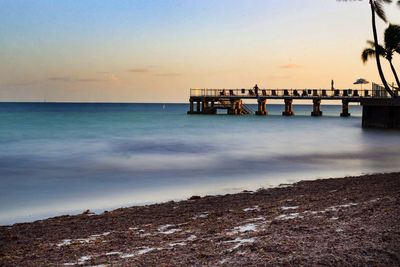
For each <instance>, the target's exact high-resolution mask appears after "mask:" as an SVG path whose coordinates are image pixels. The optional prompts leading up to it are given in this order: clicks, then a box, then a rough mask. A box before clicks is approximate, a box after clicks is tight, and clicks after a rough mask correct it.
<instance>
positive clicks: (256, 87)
mask: <svg viewBox="0 0 400 267" xmlns="http://www.w3.org/2000/svg"><path fill="white" fill-rule="evenodd" d="M253 89H254V93H255V94H256V96H258V89H259V88H258V85H257V84H256V85H254V87H253Z"/></svg>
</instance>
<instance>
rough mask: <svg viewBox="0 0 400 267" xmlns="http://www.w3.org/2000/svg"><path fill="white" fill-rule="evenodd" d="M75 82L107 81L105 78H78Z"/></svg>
mask: <svg viewBox="0 0 400 267" xmlns="http://www.w3.org/2000/svg"><path fill="white" fill-rule="evenodd" d="M74 81H75V82H84V83H91V82H105V81H107V80H105V79H76V80H74Z"/></svg>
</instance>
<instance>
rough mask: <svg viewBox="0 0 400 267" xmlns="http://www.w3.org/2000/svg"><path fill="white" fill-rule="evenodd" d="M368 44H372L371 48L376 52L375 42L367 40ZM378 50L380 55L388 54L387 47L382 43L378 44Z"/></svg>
mask: <svg viewBox="0 0 400 267" xmlns="http://www.w3.org/2000/svg"><path fill="white" fill-rule="evenodd" d="M367 44H368V45H369V46H370V47H369V49H372V50H374V53H375V43H374V42H373V41H371V40H367ZM376 51H378V55H380V56H384V55H385V54H386V50H385V48H384V47H383V46H382V45H380V44H378V45H377V50H376Z"/></svg>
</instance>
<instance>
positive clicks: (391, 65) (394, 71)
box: [389, 60, 400, 90]
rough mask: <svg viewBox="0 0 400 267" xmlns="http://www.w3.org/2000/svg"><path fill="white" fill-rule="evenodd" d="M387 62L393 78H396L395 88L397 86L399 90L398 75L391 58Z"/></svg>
mask: <svg viewBox="0 0 400 267" xmlns="http://www.w3.org/2000/svg"><path fill="white" fill-rule="evenodd" d="M389 63H390V68H391V69H392V71H393V75H394V78H395V79H396V83H397V88H399V90H400V81H399V76H397V72H396V69H395V68H394V66H393V63H392V60H389Z"/></svg>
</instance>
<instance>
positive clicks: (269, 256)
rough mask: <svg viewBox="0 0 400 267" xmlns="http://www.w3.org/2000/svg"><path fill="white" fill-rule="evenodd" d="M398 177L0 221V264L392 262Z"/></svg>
mask: <svg viewBox="0 0 400 267" xmlns="http://www.w3.org/2000/svg"><path fill="white" fill-rule="evenodd" d="M399 207H400V173H389V174H373V175H364V176H359V177H345V178H332V179H323V180H316V181H302V182H299V183H295V184H292V185H282V186H280V187H277V188H271V189H260V190H258V191H256V192H247V191H246V192H241V193H238V194H229V195H224V196H206V197H202V198H200V197H196V196H194V197H192V198H191V199H189V200H186V201H181V202H167V203H161V204H155V205H149V206H137V207H130V208H121V209H117V210H114V211H110V212H105V213H103V214H100V215H96V214H92V213H91V212H88V211H87V212H84V213H83V214H81V215H77V216H61V217H55V218H50V219H46V220H41V221H36V222H33V223H22V224H15V225H12V226H1V227H0V265H1V266H188V265H191V266H244V265H252V266H265V265H266V266H269V265H271V266H272V265H283V266H288V265H304V266H311V265H328V266H338V265H342V266H343V265H358V266H360V265H365V266H366V265H368V266H398V265H399V264H400V223H399V221H400V208H399Z"/></svg>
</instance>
